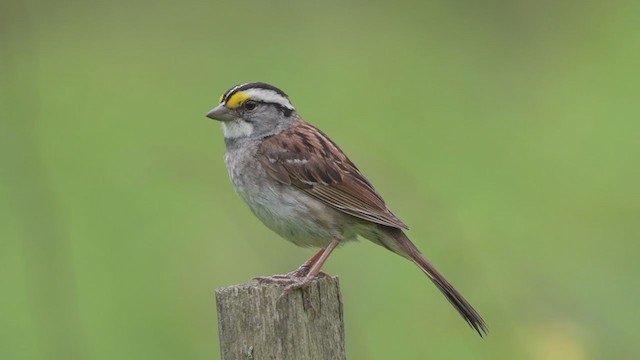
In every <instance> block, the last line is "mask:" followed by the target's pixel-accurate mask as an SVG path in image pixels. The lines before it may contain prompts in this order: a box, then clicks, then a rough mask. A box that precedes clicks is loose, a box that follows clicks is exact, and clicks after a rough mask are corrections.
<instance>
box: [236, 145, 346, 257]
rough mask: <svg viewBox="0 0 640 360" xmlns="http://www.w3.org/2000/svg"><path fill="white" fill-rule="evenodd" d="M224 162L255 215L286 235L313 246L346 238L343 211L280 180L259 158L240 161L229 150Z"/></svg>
mask: <svg viewBox="0 0 640 360" xmlns="http://www.w3.org/2000/svg"><path fill="white" fill-rule="evenodd" d="M225 162H226V163H227V168H228V169H229V176H230V177H231V181H232V183H233V185H234V187H235V190H236V192H237V193H238V194H239V195H240V197H241V198H242V199H243V200H244V201H245V202H246V203H247V205H249V208H250V209H251V211H252V212H253V213H254V214H255V215H256V217H258V218H259V219H260V220H261V221H262V222H263V223H264V224H265V225H266V226H267V227H269V228H270V229H271V230H273V231H275V232H276V233H277V234H279V235H280V236H282V237H283V238H285V239H287V240H289V241H291V242H292V243H294V244H296V245H299V246H314V247H326V246H327V245H328V244H329V243H330V242H331V241H332V240H333V239H335V238H339V239H342V238H343V226H342V225H343V224H342V220H343V219H344V215H343V214H342V213H339V212H338V211H337V210H334V209H331V208H329V207H327V206H326V205H324V204H323V203H321V202H320V201H319V200H316V199H315V198H313V197H311V196H309V195H307V194H305V193H303V192H302V191H301V190H299V189H296V188H293V187H292V186H291V185H282V184H280V183H278V182H277V181H275V180H274V179H272V178H271V177H270V176H269V175H267V174H266V172H265V171H264V170H263V168H262V165H261V164H260V163H258V161H251V162H250V163H243V164H240V162H239V161H237V160H236V159H235V158H234V157H231V156H229V155H228V154H227V155H226V156H225ZM344 240H347V239H344Z"/></svg>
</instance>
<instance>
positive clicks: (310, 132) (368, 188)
mask: <svg viewBox="0 0 640 360" xmlns="http://www.w3.org/2000/svg"><path fill="white" fill-rule="evenodd" d="M258 157H259V160H260V162H261V163H262V165H263V166H264V168H265V170H266V171H267V173H268V174H269V175H270V176H272V177H273V178H274V179H276V180H277V181H279V182H281V183H283V184H287V185H293V186H296V187H298V188H300V189H301V190H303V191H305V192H307V193H308V194H310V195H312V196H314V197H316V198H317V199H319V200H320V201H322V202H324V203H325V204H327V205H329V206H331V207H333V208H335V209H338V210H340V211H343V212H345V213H347V214H349V215H353V216H356V217H359V218H361V219H364V220H368V221H371V222H374V223H377V224H382V225H387V226H392V227H396V228H403V229H408V227H407V225H405V224H404V223H403V222H402V221H401V220H400V219H398V218H397V217H396V216H395V215H394V214H393V213H392V212H391V210H389V208H387V206H386V204H385V203H384V200H382V197H381V196H380V195H379V194H378V193H377V192H376V190H375V189H374V188H373V186H372V185H371V183H370V182H369V181H368V180H367V179H366V178H365V177H364V175H362V173H360V170H358V168H356V166H355V165H354V164H353V163H352V162H351V160H349V158H347V156H346V155H345V154H344V153H343V152H342V150H340V148H339V147H338V146H337V145H336V144H335V143H334V142H333V141H331V140H330V139H329V138H328V137H327V136H326V135H325V134H324V133H323V132H322V131H320V130H319V129H317V128H315V127H313V126H311V125H309V124H307V123H304V122H301V123H300V124H298V125H296V126H294V127H292V128H291V129H289V130H286V131H284V132H282V133H280V134H278V135H275V136H272V137H270V138H267V139H265V141H264V142H263V143H262V144H261V147H260V150H259V152H258Z"/></svg>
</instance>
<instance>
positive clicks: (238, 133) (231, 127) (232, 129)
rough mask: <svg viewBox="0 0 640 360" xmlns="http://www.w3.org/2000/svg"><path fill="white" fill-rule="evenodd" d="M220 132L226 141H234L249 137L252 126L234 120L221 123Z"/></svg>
mask: <svg viewBox="0 0 640 360" xmlns="http://www.w3.org/2000/svg"><path fill="white" fill-rule="evenodd" d="M222 131H223V132H224V137H225V138H226V139H235V138H239V137H247V136H251V134H252V133H253V125H251V124H249V123H248V122H246V121H242V120H234V121H229V122H223V123H222Z"/></svg>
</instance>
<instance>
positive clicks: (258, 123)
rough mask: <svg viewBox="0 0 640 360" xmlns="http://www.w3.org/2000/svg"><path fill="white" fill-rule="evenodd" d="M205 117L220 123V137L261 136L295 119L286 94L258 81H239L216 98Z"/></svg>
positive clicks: (294, 112) (294, 113)
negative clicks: (218, 100)
mask: <svg viewBox="0 0 640 360" xmlns="http://www.w3.org/2000/svg"><path fill="white" fill-rule="evenodd" d="M207 117H208V118H211V119H214V120H218V121H220V122H222V128H223V130H224V137H225V138H227V139H234V138H243V137H265V136H269V135H273V134H277V133H279V132H280V131H282V130H284V129H287V128H288V127H290V126H291V125H293V124H294V123H295V122H296V119H297V115H296V110H295V108H294V107H293V105H291V102H290V101H289V97H288V96H287V94H285V93H284V91H282V90H280V89H278V88H277V87H275V86H273V85H269V84H265V83H261V82H251V83H246V84H240V85H236V86H234V87H232V88H231V89H229V90H228V91H227V92H226V93H224V95H222V96H221V97H220V104H218V106H216V107H215V108H213V109H211V110H210V111H209V112H208V113H207Z"/></svg>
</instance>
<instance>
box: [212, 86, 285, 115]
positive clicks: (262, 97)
mask: <svg viewBox="0 0 640 360" xmlns="http://www.w3.org/2000/svg"><path fill="white" fill-rule="evenodd" d="M249 99H250V100H253V101H258V102H263V103H270V104H276V105H278V106H281V107H283V108H285V109H288V110H293V109H294V108H293V105H291V101H289V97H288V96H287V94H285V92H284V91H282V90H280V89H278V88H277V87H275V86H273V85H269V84H266V83H263V82H250V83H245V84H239V85H236V86H234V87H232V88H231V89H229V90H227V92H226V93H224V95H222V97H221V98H220V103H221V104H225V105H226V106H227V107H230V108H235V107H238V106H240V105H242V104H243V103H244V102H245V101H247V100H249Z"/></svg>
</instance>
